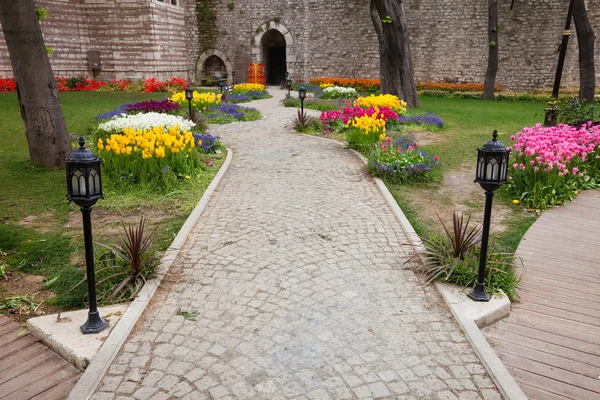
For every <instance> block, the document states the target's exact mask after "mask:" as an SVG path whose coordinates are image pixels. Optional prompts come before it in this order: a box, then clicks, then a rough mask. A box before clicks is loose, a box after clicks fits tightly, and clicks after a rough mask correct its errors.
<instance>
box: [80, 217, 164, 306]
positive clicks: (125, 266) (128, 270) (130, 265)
mask: <svg viewBox="0 0 600 400" xmlns="http://www.w3.org/2000/svg"><path fill="white" fill-rule="evenodd" d="M123 229H124V231H125V238H124V239H123V240H122V241H121V242H119V243H117V244H114V245H108V244H101V243H98V245H99V246H100V247H102V248H103V249H105V251H104V252H103V253H101V254H100V256H99V257H98V262H97V264H98V267H97V268H96V290H97V293H98V302H99V304H102V305H107V304H112V303H118V302H122V301H130V300H133V298H135V296H136V295H137V294H138V293H139V291H140V290H141V289H142V286H143V285H144V284H145V283H146V279H147V278H148V277H149V276H150V274H152V272H154V270H155V269H156V267H157V266H158V264H159V262H160V260H159V258H158V257H156V255H155V253H154V250H153V249H152V248H151V245H152V242H153V240H154V237H155V234H156V229H154V230H153V231H151V232H150V233H147V232H146V219H145V218H144V217H141V218H140V222H139V224H137V225H129V226H125V225H124V224H123ZM84 282H85V280H82V281H80V282H79V283H78V284H77V285H76V286H75V287H77V286H79V285H81V284H83V283H84Z"/></svg>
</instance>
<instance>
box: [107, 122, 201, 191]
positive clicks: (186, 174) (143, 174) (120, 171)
mask: <svg viewBox="0 0 600 400" xmlns="http://www.w3.org/2000/svg"><path fill="white" fill-rule="evenodd" d="M196 145H197V140H195V139H194V137H193V135H192V133H191V132H190V131H187V130H182V129H180V128H179V126H171V127H170V128H168V129H166V128H164V127H162V126H154V127H152V128H151V129H134V128H124V129H123V131H122V133H118V134H111V135H110V136H109V137H108V138H105V139H102V138H100V139H98V142H97V147H98V154H99V155H100V157H102V159H103V161H104V168H103V172H104V176H105V177H106V178H107V181H108V182H109V183H110V184H112V185H114V186H115V187H119V188H122V189H127V188H129V187H131V184H142V185H145V186H146V187H147V188H148V190H151V191H158V192H160V191H162V190H166V189H171V188H173V187H175V186H176V185H177V184H178V182H181V181H184V180H186V179H191V177H193V176H195V175H197V171H198V168H200V165H201V163H200V160H199V159H198V155H197V150H196V149H195V147H196Z"/></svg>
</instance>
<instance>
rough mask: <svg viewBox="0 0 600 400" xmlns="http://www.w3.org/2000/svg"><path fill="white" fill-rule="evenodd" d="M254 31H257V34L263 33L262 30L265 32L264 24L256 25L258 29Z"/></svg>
mask: <svg viewBox="0 0 600 400" xmlns="http://www.w3.org/2000/svg"><path fill="white" fill-rule="evenodd" d="M254 32H256V34H257V35H258V34H259V33H261V32H264V29H263V27H262V25H259V26H257V27H256V30H255V31H254Z"/></svg>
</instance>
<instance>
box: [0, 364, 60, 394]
mask: <svg viewBox="0 0 600 400" xmlns="http://www.w3.org/2000/svg"><path fill="white" fill-rule="evenodd" d="M61 361H63V362H61ZM61 361H59V360H50V361H49V362H45V363H43V364H40V365H37V366H36V367H35V368H33V369H31V370H29V371H28V372H27V374H25V375H19V376H17V377H14V378H12V379H10V380H8V381H6V382H4V383H2V384H0V393H2V394H0V399H5V398H7V399H14V398H15V396H16V394H15V393H16V392H21V391H22V389H24V388H26V387H29V386H31V385H32V384H33V383H34V382H36V381H39V380H40V378H44V377H45V376H46V375H48V374H52V373H54V372H56V371H59V370H60V369H62V368H63V367H64V366H65V363H66V361H64V360H61ZM46 381H52V379H46ZM54 382H56V381H54ZM36 394H38V393H36ZM2 396H4V397H2Z"/></svg>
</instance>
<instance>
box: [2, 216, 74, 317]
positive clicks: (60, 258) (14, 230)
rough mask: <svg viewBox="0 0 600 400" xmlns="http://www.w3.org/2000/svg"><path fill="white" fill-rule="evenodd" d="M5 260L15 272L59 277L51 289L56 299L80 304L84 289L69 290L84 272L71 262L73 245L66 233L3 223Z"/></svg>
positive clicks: (59, 302)
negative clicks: (55, 294)
mask: <svg viewBox="0 0 600 400" xmlns="http://www.w3.org/2000/svg"><path fill="white" fill-rule="evenodd" d="M0 243H2V251H3V252H5V253H6V256H5V257H4V259H5V261H4V262H5V263H6V264H7V265H8V266H10V267H11V269H12V270H13V271H20V272H24V273H29V274H35V275H44V276H46V277H52V278H54V277H58V279H55V280H54V281H53V282H52V283H49V284H48V288H49V289H51V290H53V291H54V292H56V293H57V297H56V298H55V299H54V300H53V302H54V303H55V304H56V305H58V306H60V307H64V308H74V307H77V306H80V305H81V303H80V299H81V296H82V294H83V293H82V292H81V291H76V292H70V289H71V288H72V287H73V285H74V284H75V283H76V282H77V281H78V280H80V279H81V278H82V276H83V272H82V271H81V270H79V269H78V268H76V267H75V266H74V265H72V264H71V260H70V258H71V251H72V248H71V245H70V243H69V238H68V237H66V236H65V235H63V234H56V233H38V232H36V231H35V230H33V229H29V228H25V227H22V226H20V225H16V224H0Z"/></svg>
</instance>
